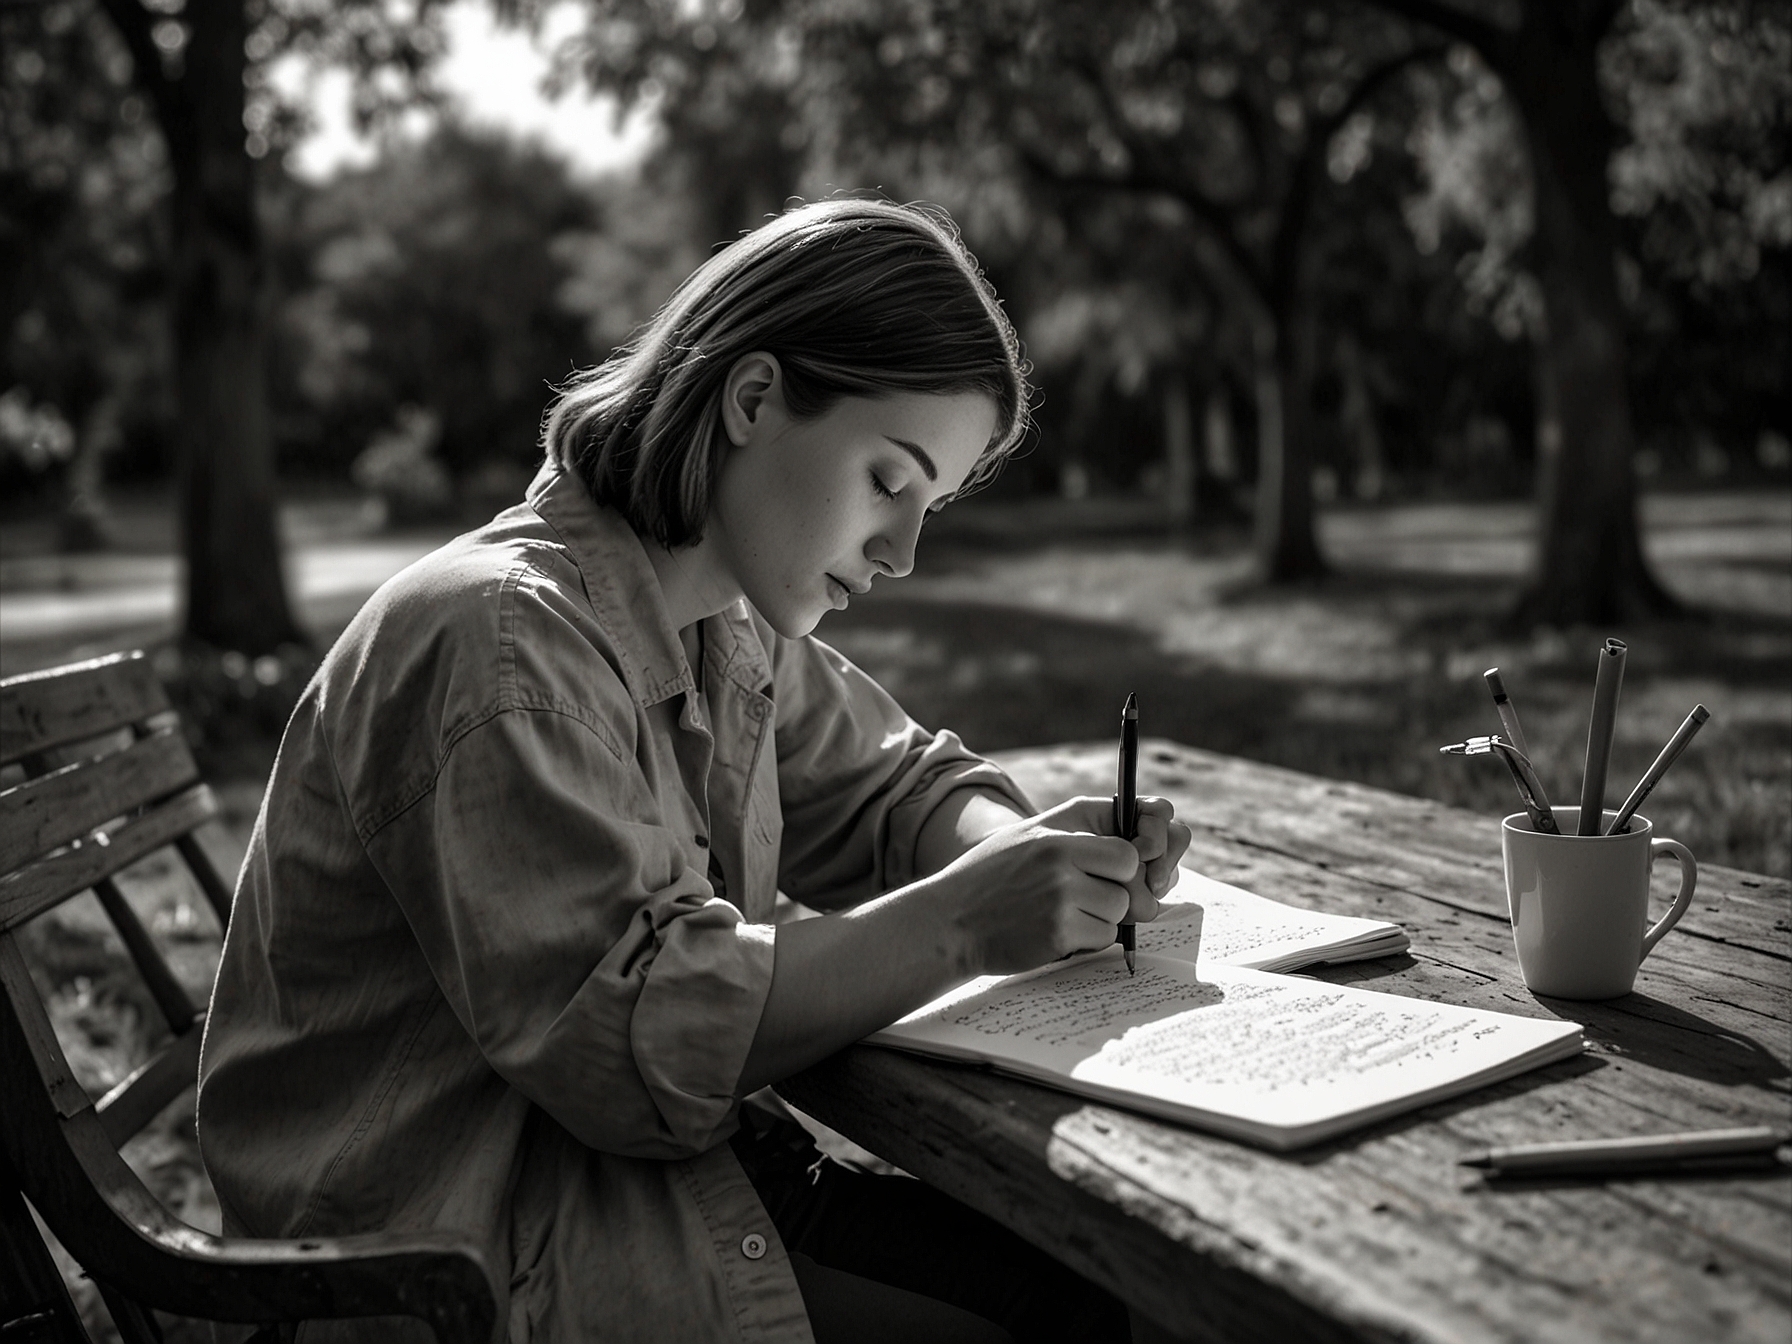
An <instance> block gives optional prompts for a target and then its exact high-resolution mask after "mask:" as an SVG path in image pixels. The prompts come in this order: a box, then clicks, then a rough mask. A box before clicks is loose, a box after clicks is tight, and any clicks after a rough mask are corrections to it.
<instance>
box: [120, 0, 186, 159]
mask: <svg viewBox="0 0 1792 1344" xmlns="http://www.w3.org/2000/svg"><path fill="white" fill-rule="evenodd" d="M100 8H102V9H103V10H105V12H106V17H107V18H109V19H110V20H111V21H112V26H113V27H114V28H116V29H117V30H118V35H119V37H121V38H122V39H123V40H124V45H125V50H127V51H129V52H130V54H131V79H132V81H133V82H134V83H135V84H136V85H137V87H138V88H140V89H142V90H143V92H144V93H146V94H148V95H149V100H150V102H152V103H154V104H155V109H156V121H157V122H158V123H159V124H160V125H161V128H162V138H163V140H164V141H166V142H167V146H168V157H169V160H170V162H171V163H172V164H173V166H174V169H175V172H176V174H177V175H178V174H179V173H180V172H181V170H182V162H181V160H182V156H183V155H184V153H185V152H186V146H187V142H188V141H189V140H190V139H191V132H192V126H191V109H190V108H189V106H188V104H187V98H186V90H185V89H183V88H182V87H181V84H180V81H179V80H174V79H169V78H168V75H167V72H166V71H164V70H163V69H162V53H161V52H160V51H159V50H158V49H157V47H156V42H155V37H154V36H153V33H152V29H153V27H154V24H155V16H154V15H152V14H151V13H150V12H149V11H148V10H147V9H145V8H144V7H143V6H142V4H141V3H140V0H100Z"/></svg>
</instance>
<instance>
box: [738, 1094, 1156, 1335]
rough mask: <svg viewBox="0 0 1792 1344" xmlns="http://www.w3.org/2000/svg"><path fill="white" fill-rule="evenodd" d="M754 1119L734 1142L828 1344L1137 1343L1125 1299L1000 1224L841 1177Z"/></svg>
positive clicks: (904, 1185)
mask: <svg viewBox="0 0 1792 1344" xmlns="http://www.w3.org/2000/svg"><path fill="white" fill-rule="evenodd" d="M748 1114H749V1116H750V1117H751V1118H747V1117H743V1124H742V1128H741V1131H740V1133H738V1134H736V1135H735V1137H734V1138H733V1139H732V1140H731V1141H730V1142H731V1144H732V1146H733V1148H734V1151H735V1155H736V1156H737V1157H739V1158H740V1162H741V1165H742V1166H743V1167H744V1168H745V1169H746V1173H747V1179H748V1180H750V1181H751V1182H752V1183H753V1188H754V1189H755V1190H756V1191H757V1192H758V1194H759V1198H760V1200H761V1201H762V1202H763V1203H764V1204H765V1207H766V1211H767V1212H768V1213H769V1214H770V1215H771V1219H772V1223H773V1225H774V1226H776V1227H777V1229H778V1235H779V1236H780V1237H781V1238H782V1239H783V1241H784V1247H785V1249H786V1250H787V1251H789V1252H790V1255H791V1264H792V1266H793V1268H794V1269H795V1271H796V1279H797V1286H798V1287H799V1288H801V1289H802V1293H803V1303H804V1306H805V1307H806V1308H807V1310H808V1312H809V1320H810V1324H811V1326H812V1327H813V1328H814V1331H815V1338H816V1341H817V1344H834V1342H835V1341H842V1342H845V1341H852V1342H854V1344H873V1342H874V1341H878V1340H883V1339H890V1340H923V1339H925V1340H937V1341H941V1344H944V1341H946V1340H964V1341H967V1344H968V1342H969V1341H971V1340H978V1341H983V1340H988V1341H1000V1340H1002V1339H1003V1338H1005V1337H1006V1338H1008V1339H1012V1340H1013V1341H1014V1344H1056V1341H1060V1340H1061V1341H1065V1344H1070V1342H1071V1341H1075V1344H1128V1342H1129V1341H1130V1340H1131V1338H1132V1332H1131V1328H1130V1325H1129V1323H1128V1320H1127V1314H1126V1309H1125V1308H1124V1307H1123V1306H1122V1305H1121V1304H1120V1302H1119V1300H1118V1299H1116V1298H1115V1297H1114V1296H1112V1295H1111V1294H1110V1293H1107V1292H1105V1291H1104V1290H1102V1289H1101V1288H1098V1287H1096V1286H1095V1285H1094V1284H1092V1283H1090V1282H1089V1281H1088V1280H1087V1279H1084V1278H1082V1277H1081V1276H1080V1275H1078V1274H1076V1273H1074V1272H1072V1271H1071V1270H1068V1269H1066V1268H1065V1267H1064V1266H1063V1265H1061V1264H1059V1263H1058V1262H1057V1261H1056V1260H1053V1259H1052V1258H1051V1257H1050V1256H1049V1255H1047V1254H1046V1253H1045V1252H1043V1251H1041V1250H1039V1249H1038V1248H1037V1247H1035V1246H1033V1245H1031V1244H1030V1243H1028V1242H1026V1241H1023V1240H1022V1239H1021V1238H1020V1237H1018V1236H1016V1235H1015V1234H1014V1233H1012V1232H1010V1231H1009V1230H1008V1229H1007V1228H1005V1227H1003V1226H1002V1225H1001V1224H1000V1223H997V1222H995V1221H993V1220H992V1219H989V1218H986V1217H984V1216H983V1215H982V1214H980V1213H978V1212H976V1210H974V1209H970V1208H967V1207H966V1206H965V1205H963V1204H960V1203H959V1202H958V1201H957V1200H954V1199H952V1198H950V1197H948V1196H946V1195H943V1194H941V1193H940V1192H939V1191H937V1190H935V1189H933V1188H932V1187H930V1186H926V1185H923V1184H922V1183H921V1182H920V1181H911V1180H907V1179H904V1178H903V1177H900V1176H872V1175H867V1174H866V1173H864V1172H859V1171H853V1170H851V1169H850V1168H847V1167H843V1166H841V1165H840V1164H839V1163H837V1162H834V1161H832V1160H830V1159H828V1158H825V1157H823V1156H822V1155H821V1153H820V1152H819V1151H817V1149H816V1147H815V1145H814V1143H813V1142H812V1141H811V1140H810V1138H809V1135H808V1133H807V1132H806V1131H805V1130H803V1129H802V1128H801V1127H800V1126H798V1125H794V1124H791V1123H789V1122H788V1121H782V1120H780V1121H775V1122H771V1123H769V1124H768V1123H766V1122H765V1121H764V1120H762V1119H761V1117H760V1116H758V1115H757V1114H753V1113H750V1112H749V1113H748ZM992 1326H993V1327H999V1328H993V1329H992V1328H991V1327H992Z"/></svg>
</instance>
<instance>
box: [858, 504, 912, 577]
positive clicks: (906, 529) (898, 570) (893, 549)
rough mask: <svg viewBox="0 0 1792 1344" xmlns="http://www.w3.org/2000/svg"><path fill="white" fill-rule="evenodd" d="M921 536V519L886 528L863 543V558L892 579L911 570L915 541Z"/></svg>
mask: <svg viewBox="0 0 1792 1344" xmlns="http://www.w3.org/2000/svg"><path fill="white" fill-rule="evenodd" d="M920 537H921V520H920V519H919V518H917V519H916V520H915V521H914V522H913V523H903V524H899V525H898V526H896V527H892V528H887V529H885V530H884V531H882V532H879V533H878V534H877V535H876V536H874V537H872V538H871V540H870V541H869V542H867V543H866V545H865V558H866V559H867V560H869V561H870V562H871V563H872V564H874V565H876V566H877V567H878V568H879V569H880V570H882V571H883V572H884V573H885V574H887V575H889V576H890V577H891V578H893V579H900V578H901V577H902V576H903V575H905V574H908V573H910V572H911V571H913V569H914V567H915V543H916V542H917V541H919V540H920Z"/></svg>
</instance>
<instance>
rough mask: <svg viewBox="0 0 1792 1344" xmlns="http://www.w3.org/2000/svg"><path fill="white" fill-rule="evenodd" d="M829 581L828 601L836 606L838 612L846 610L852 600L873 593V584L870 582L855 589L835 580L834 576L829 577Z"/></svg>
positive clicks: (839, 580) (842, 581)
mask: <svg viewBox="0 0 1792 1344" xmlns="http://www.w3.org/2000/svg"><path fill="white" fill-rule="evenodd" d="M827 580H828V601H830V602H832V603H833V604H834V609H835V610H836V611H844V610H846V604H847V602H848V601H849V600H850V599H852V598H853V597H857V596H862V595H864V594H865V593H868V592H870V591H871V584H870V583H869V582H866V583H865V584H864V585H863V586H862V587H857V588H855V587H853V586H852V585H851V584H849V583H846V582H845V581H844V580H841V579H837V578H835V577H834V576H833V575H832V574H829V575H828V576H827Z"/></svg>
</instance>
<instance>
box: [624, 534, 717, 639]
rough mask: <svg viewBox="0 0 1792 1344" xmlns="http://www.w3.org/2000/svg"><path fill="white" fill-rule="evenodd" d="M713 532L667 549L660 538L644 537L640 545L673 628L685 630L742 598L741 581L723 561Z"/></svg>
mask: <svg viewBox="0 0 1792 1344" xmlns="http://www.w3.org/2000/svg"><path fill="white" fill-rule="evenodd" d="M712 536H713V532H711V533H706V534H705V535H704V538H703V540H702V541H700V542H698V543H697V544H696V545H694V546H680V547H678V548H677V549H676V550H667V549H666V548H665V547H664V546H661V545H660V544H659V543H658V542H657V541H653V540H651V539H649V538H646V537H643V538H642V539H641V548H642V549H643V550H645V551H646V552H647V562H648V563H649V564H650V565H652V566H653V572H654V574H655V575H656V576H657V577H658V579H659V581H660V597H661V599H662V600H663V601H664V602H665V604H666V613H667V615H669V616H670V617H671V618H672V628H673V629H675V630H683V629H684V628H685V627H687V626H690V625H694V624H696V623H697V622H698V621H701V620H703V619H705V618H706V617H710V616H714V615H715V614H716V613H717V612H718V611H722V610H724V609H725V608H727V607H729V606H732V605H733V604H734V603H735V602H737V601H739V600H740V596H741V591H740V585H739V584H738V583H736V582H735V581H734V576H733V575H732V574H730V573H729V572H728V569H727V567H726V566H724V565H723V564H722V563H721V557H720V556H719V555H718V554H717V552H716V549H715V547H714V546H713V545H712V544H711V538H712Z"/></svg>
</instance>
